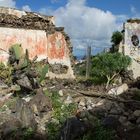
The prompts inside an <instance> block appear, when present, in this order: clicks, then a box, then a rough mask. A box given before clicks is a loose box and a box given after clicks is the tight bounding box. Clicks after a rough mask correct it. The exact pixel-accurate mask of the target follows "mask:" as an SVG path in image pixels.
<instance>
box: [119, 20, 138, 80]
mask: <svg viewBox="0 0 140 140" xmlns="http://www.w3.org/2000/svg"><path fill="white" fill-rule="evenodd" d="M139 39H140V20H138V19H130V20H128V21H127V22H126V23H125V24H124V40H123V42H122V43H121V44H120V47H119V51H120V52H123V53H124V55H128V56H130V57H131V58H132V65H131V66H130V68H129V69H130V70H133V76H134V78H137V77H139V76H140V70H139V69H140V42H139Z"/></svg>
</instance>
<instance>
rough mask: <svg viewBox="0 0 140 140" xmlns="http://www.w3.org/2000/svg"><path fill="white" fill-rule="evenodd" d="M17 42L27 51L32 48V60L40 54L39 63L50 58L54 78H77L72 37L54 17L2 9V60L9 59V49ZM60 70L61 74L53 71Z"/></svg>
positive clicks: (51, 74) (0, 40) (30, 52)
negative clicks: (74, 73)
mask: <svg viewBox="0 0 140 140" xmlns="http://www.w3.org/2000/svg"><path fill="white" fill-rule="evenodd" d="M16 43H18V44H21V45H22V47H23V49H24V51H25V50H26V49H28V51H29V58H30V59H33V58H34V57H35V56H36V55H37V56H38V60H41V59H45V58H48V62H49V63H50V65H51V69H50V71H49V73H48V75H49V76H50V77H58V78H74V75H73V70H72V45H71V42H70V38H69V36H68V35H67V34H66V33H65V32H64V28H63V27H56V26H55V24H54V17H52V16H44V15H40V14H37V13H32V12H25V11H19V10H16V9H11V8H0V61H2V62H6V61H7V60H8V57H9V54H8V50H9V48H10V46H11V45H13V44H16ZM55 65H59V67H58V66H55ZM61 65H62V66H61ZM53 67H55V68H53ZM56 68H57V69H58V71H59V73H54V72H53V71H51V70H53V69H55V71H57V70H56ZM64 68H66V69H64ZM63 71H64V72H63ZM61 72H62V73H61Z"/></svg>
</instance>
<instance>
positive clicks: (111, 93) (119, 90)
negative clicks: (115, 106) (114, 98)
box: [108, 83, 128, 95]
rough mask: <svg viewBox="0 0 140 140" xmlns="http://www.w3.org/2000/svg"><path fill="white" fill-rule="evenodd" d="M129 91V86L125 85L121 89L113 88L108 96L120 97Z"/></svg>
mask: <svg viewBox="0 0 140 140" xmlns="http://www.w3.org/2000/svg"><path fill="white" fill-rule="evenodd" d="M127 90H128V85H127V84H125V83H124V84H122V85H121V86H119V87H115V88H112V89H111V90H109V91H108V94H109V95H120V94H122V93H124V92H125V91H127Z"/></svg>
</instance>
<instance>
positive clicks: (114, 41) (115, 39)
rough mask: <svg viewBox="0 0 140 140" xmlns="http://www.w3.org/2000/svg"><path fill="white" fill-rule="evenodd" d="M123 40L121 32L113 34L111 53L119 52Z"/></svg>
mask: <svg viewBox="0 0 140 140" xmlns="http://www.w3.org/2000/svg"><path fill="white" fill-rule="evenodd" d="M122 39H123V35H122V33H121V32H119V31H115V32H113V34H112V37H111V43H112V48H111V52H113V53H114V52H118V50H119V48H118V45H119V44H120V42H121V41H122Z"/></svg>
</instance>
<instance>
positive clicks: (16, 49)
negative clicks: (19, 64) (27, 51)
mask: <svg viewBox="0 0 140 140" xmlns="http://www.w3.org/2000/svg"><path fill="white" fill-rule="evenodd" d="M10 52H11V53H12V54H13V55H14V56H15V59H16V60H19V59H20V58H21V57H22V56H23V54H24V52H23V48H22V47H21V45H20V44H14V45H12V46H11V48H10Z"/></svg>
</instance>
